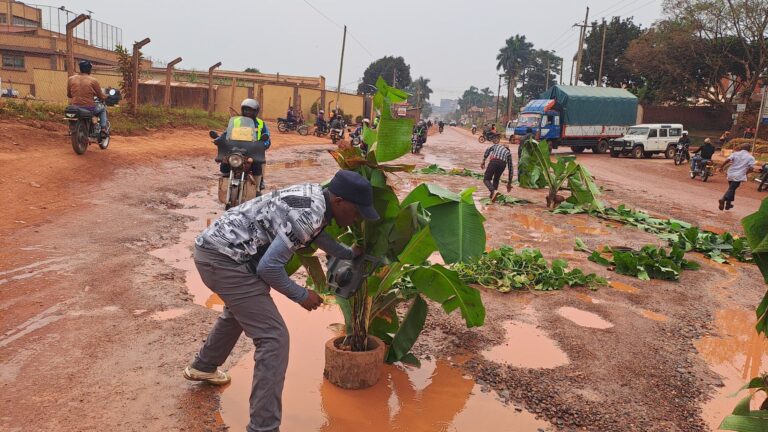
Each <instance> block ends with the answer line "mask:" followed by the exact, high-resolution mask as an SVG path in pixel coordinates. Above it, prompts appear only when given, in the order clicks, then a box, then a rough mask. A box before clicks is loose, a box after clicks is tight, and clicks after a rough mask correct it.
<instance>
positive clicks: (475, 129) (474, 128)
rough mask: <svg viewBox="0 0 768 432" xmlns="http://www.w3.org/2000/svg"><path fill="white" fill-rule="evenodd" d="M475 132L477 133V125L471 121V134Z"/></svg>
mask: <svg viewBox="0 0 768 432" xmlns="http://www.w3.org/2000/svg"><path fill="white" fill-rule="evenodd" d="M475 133H477V125H476V124H474V123H472V135H474V134H475Z"/></svg>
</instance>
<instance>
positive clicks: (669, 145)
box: [610, 123, 685, 159]
mask: <svg viewBox="0 0 768 432" xmlns="http://www.w3.org/2000/svg"><path fill="white" fill-rule="evenodd" d="M684 132H685V130H684V128H683V125H682V124H680V123H664V124H663V123H647V124H639V125H635V126H632V127H630V128H629V130H627V133H625V134H624V136H622V137H621V138H616V139H614V140H611V143H610V148H611V157H619V156H621V155H624V156H632V157H634V158H635V159H640V158H650V157H652V156H653V155H655V154H663V155H664V157H666V158H667V159H671V158H672V157H674V156H675V146H676V145H677V141H678V140H679V139H680V137H681V136H682V135H683V133H684Z"/></svg>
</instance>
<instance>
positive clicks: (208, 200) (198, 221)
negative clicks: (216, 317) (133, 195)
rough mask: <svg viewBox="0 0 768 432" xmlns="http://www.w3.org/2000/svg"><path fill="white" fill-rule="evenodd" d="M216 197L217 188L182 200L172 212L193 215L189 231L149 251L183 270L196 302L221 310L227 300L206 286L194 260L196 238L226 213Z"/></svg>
mask: <svg viewBox="0 0 768 432" xmlns="http://www.w3.org/2000/svg"><path fill="white" fill-rule="evenodd" d="M214 196H215V195H214V191H213V190H209V191H202V192H195V193H192V194H189V195H188V196H187V197H185V198H183V199H181V200H180V203H181V205H182V208H180V209H177V210H173V211H174V212H176V213H180V214H183V215H186V216H190V217H192V218H193V220H192V221H190V222H187V227H186V230H185V231H184V232H183V233H182V234H181V236H180V237H179V241H178V242H177V243H175V244H173V245H171V246H168V247H164V248H160V249H156V250H154V251H152V252H150V253H151V254H152V255H153V256H155V257H157V258H160V259H162V260H164V261H165V262H166V263H168V264H169V265H170V266H172V267H174V268H176V269H179V270H182V271H184V277H185V280H186V286H187V291H188V292H189V293H190V294H191V295H192V297H193V299H194V302H195V303H196V304H199V305H202V306H205V307H207V308H209V309H214V310H217V311H221V310H223V309H224V303H223V302H222V301H221V299H220V298H219V297H218V296H217V295H216V294H214V293H212V292H211V290H209V289H208V287H206V286H205V284H204V283H203V281H202V279H200V275H199V274H198V273H197V269H196V268H195V263H194V262H193V261H192V251H193V248H194V244H195V238H196V237H197V236H198V234H200V233H201V232H202V231H203V230H204V229H205V228H206V227H207V226H208V225H209V224H210V223H211V221H212V220H214V219H216V218H218V217H219V216H220V215H221V213H222V212H223V210H222V209H221V208H222V207H221V206H220V205H219V204H218V201H216V200H215V198H214ZM213 209H215V210H213Z"/></svg>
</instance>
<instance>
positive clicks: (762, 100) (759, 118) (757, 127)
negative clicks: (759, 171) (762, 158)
mask: <svg viewBox="0 0 768 432" xmlns="http://www.w3.org/2000/svg"><path fill="white" fill-rule="evenodd" d="M766 92H768V86H764V87H763V91H762V92H761V93H762V94H763V95H762V97H761V98H760V109H758V110H757V124H755V135H754V136H753V137H752V149H751V150H750V151H751V152H754V151H755V144H757V133H758V132H760V123H762V122H763V115H764V114H765V108H766V106H765V96H766Z"/></svg>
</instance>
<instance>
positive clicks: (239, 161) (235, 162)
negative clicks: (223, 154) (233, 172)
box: [227, 154, 243, 168]
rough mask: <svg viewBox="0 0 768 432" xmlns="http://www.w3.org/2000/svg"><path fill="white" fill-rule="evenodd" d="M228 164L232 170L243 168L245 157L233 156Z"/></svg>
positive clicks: (229, 158) (228, 158)
mask: <svg viewBox="0 0 768 432" xmlns="http://www.w3.org/2000/svg"><path fill="white" fill-rule="evenodd" d="M227 163H228V164H229V166H231V167H232V168H240V167H241V166H243V157H242V156H240V155H239V154H231V155H229V156H228V157H227Z"/></svg>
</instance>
